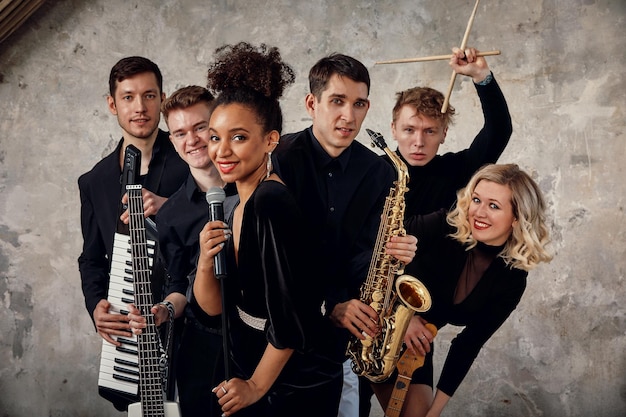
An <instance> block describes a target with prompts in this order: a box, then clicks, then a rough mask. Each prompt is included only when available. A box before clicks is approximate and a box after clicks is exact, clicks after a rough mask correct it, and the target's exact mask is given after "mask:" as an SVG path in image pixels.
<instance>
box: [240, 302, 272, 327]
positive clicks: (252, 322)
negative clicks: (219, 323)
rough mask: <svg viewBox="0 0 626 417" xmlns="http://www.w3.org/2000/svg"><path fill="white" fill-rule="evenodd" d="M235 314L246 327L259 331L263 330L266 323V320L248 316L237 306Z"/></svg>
mask: <svg viewBox="0 0 626 417" xmlns="http://www.w3.org/2000/svg"><path fill="white" fill-rule="evenodd" d="M237 313H239V318H240V319H241V321H243V322H244V323H246V324H247V325H248V326H250V327H252V328H253V329H256V330H260V331H263V330H265V322H267V319H262V318H260V317H254V316H251V315H250V314H248V313H246V312H245V311H243V310H242V309H241V308H240V307H239V306H237Z"/></svg>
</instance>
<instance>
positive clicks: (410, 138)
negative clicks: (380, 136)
mask: <svg viewBox="0 0 626 417" xmlns="http://www.w3.org/2000/svg"><path fill="white" fill-rule="evenodd" d="M391 132H392V134H393V137H394V138H395V139H396V141H397V142H398V150H399V151H400V154H401V155H402V157H403V158H404V159H405V160H406V162H407V163H408V164H409V165H411V166H424V165H426V164H428V163H429V162H430V161H432V159H433V158H434V157H435V156H436V155H437V151H438V150H439V145H441V144H442V143H443V142H444V140H445V138H446V133H447V128H444V127H443V126H442V121H441V120H436V119H433V118H431V117H428V116H425V115H423V114H421V113H417V112H416V111H415V108H413V107H412V106H410V105H405V106H402V108H401V109H400V111H399V112H398V116H397V118H396V120H395V121H394V122H392V123H391Z"/></svg>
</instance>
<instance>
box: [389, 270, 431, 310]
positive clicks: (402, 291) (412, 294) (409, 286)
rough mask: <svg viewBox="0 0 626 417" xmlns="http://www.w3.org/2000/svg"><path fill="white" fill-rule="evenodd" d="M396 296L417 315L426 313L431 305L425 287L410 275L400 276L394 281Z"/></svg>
mask: <svg viewBox="0 0 626 417" xmlns="http://www.w3.org/2000/svg"><path fill="white" fill-rule="evenodd" d="M396 294H398V297H399V298H400V300H401V301H402V303H403V304H404V305H405V306H407V307H409V308H410V309H411V310H413V311H415V312H417V313H423V312H425V311H428V310H429V309H430V306H431V304H432V298H431V297H430V293H429V292H428V289H427V288H426V286H425V285H424V284H422V282H421V281H420V280H418V279H417V278H415V277H412V276H411V275H400V276H399V277H398V278H397V279H396Z"/></svg>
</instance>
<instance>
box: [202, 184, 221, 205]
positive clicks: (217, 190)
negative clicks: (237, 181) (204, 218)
mask: <svg viewBox="0 0 626 417" xmlns="http://www.w3.org/2000/svg"><path fill="white" fill-rule="evenodd" d="M224 200H226V193H225V192H224V189H223V188H222V187H211V188H209V189H208V191H207V192H206V202H207V203H209V204H215V203H223V202H224Z"/></svg>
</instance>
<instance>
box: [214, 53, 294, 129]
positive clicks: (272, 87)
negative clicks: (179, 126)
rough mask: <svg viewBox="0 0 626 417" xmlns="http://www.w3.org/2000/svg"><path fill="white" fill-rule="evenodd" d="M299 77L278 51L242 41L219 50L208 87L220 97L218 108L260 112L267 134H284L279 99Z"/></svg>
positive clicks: (258, 113)
mask: <svg viewBox="0 0 626 417" xmlns="http://www.w3.org/2000/svg"><path fill="white" fill-rule="evenodd" d="M295 78H296V76H295V73H294V71H293V69H292V68H291V67H290V66H289V65H288V64H286V63H285V62H283V60H282V57H281V56H280V52H279V50H278V48H276V47H270V46H267V45H265V44H261V45H259V46H258V47H255V46H253V45H251V44H249V43H247V42H239V43H238V44H235V45H224V46H221V47H219V48H217V49H216V51H215V62H214V63H213V64H211V65H210V66H209V70H208V76H207V88H208V89H209V90H211V91H212V92H214V93H215V94H219V95H218V98H217V100H216V106H220V105H226V104H231V103H239V104H243V105H246V106H248V107H249V108H251V109H252V110H253V111H255V112H256V113H257V115H258V116H259V121H260V122H261V124H262V125H263V126H264V128H265V129H266V131H270V130H277V131H278V132H279V133H280V132H281V131H282V111H281V109H280V104H279V103H278V99H279V98H280V97H282V95H283V92H284V91H285V88H286V87H287V86H288V85H290V84H292V83H293V82H294V81H295Z"/></svg>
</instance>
